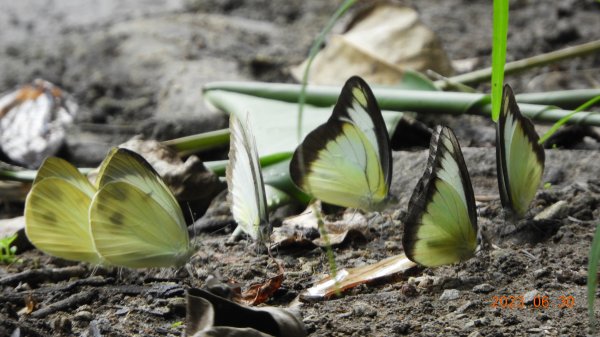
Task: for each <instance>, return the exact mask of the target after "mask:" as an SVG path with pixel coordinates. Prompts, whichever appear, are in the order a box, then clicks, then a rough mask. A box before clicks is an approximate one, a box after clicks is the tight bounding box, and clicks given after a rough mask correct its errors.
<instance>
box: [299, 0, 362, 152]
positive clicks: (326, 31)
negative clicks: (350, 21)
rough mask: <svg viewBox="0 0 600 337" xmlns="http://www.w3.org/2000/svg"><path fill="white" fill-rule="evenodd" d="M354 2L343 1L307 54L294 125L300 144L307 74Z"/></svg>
mask: <svg viewBox="0 0 600 337" xmlns="http://www.w3.org/2000/svg"><path fill="white" fill-rule="evenodd" d="M356 1H357V0H346V1H344V2H343V3H342V4H341V5H340V7H339V8H338V9H337V11H335V13H334V14H333V15H332V16H331V18H330V19H329V21H328V22H327V25H325V28H323V30H322V31H321V33H319V35H318V36H317V38H316V39H315V42H314V43H313V45H312V46H311V47H310V52H309V53H308V61H307V62H306V68H304V74H303V75H302V87H301V89H300V96H299V97H298V123H297V124H296V125H297V128H298V129H297V137H298V142H301V141H302V137H303V133H302V112H303V110H304V103H305V95H306V86H307V84H308V74H309V72H310V67H311V66H312V63H313V60H314V59H315V57H316V56H317V54H318V53H319V51H320V50H321V47H322V46H323V43H324V42H325V36H327V34H329V32H330V31H331V29H332V28H333V26H334V25H335V23H336V22H338V20H339V19H340V17H342V15H344V13H346V11H347V10H348V9H350V7H352V5H354V3H356Z"/></svg>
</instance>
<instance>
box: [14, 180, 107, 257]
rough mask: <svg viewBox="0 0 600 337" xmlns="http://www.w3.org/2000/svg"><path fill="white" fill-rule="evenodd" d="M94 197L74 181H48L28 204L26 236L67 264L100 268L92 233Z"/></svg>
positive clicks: (32, 193)
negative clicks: (69, 262)
mask: <svg viewBox="0 0 600 337" xmlns="http://www.w3.org/2000/svg"><path fill="white" fill-rule="evenodd" d="M90 202H91V196H90V195H89V194H87V193H86V192H84V191H83V190H82V189H80V188H79V187H78V186H77V185H75V184H73V183H72V182H71V181H69V180H66V179H62V178H58V177H47V178H45V179H43V180H41V181H39V182H38V183H36V184H34V185H33V187H32V189H31V191H30V192H29V195H28V196H27V200H26V201H25V232H26V234H27V237H28V238H29V241H31V243H32V244H33V245H34V246H35V247H37V248H38V249H39V250H41V251H43V252H45V253H47V254H49V255H53V256H57V257H60V258H63V259H67V260H75V261H85V262H89V263H93V264H100V263H101V258H100V256H99V255H98V253H97V251H96V248H95V247H94V242H93V240H92V237H91V233H90V225H89V221H88V210H89V206H90Z"/></svg>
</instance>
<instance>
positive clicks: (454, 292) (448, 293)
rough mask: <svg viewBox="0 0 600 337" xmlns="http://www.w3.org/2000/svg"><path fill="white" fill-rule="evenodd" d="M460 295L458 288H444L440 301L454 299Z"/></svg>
mask: <svg viewBox="0 0 600 337" xmlns="http://www.w3.org/2000/svg"><path fill="white" fill-rule="evenodd" d="M459 297H460V292H459V291H458V289H446V290H444V292H443V293H442V296H440V301H454V300H456V299H458V298H459Z"/></svg>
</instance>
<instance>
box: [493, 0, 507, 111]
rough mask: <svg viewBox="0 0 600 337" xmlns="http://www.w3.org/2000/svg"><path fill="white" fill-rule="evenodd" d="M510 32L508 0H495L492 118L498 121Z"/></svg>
mask: <svg viewBox="0 0 600 337" xmlns="http://www.w3.org/2000/svg"><path fill="white" fill-rule="evenodd" d="M507 34H508V0H494V30H493V33H492V43H493V46H492V119H493V120H494V122H496V121H498V117H499V116H500V100H501V99H502V86H503V83H504V63H505V62H506V36H507Z"/></svg>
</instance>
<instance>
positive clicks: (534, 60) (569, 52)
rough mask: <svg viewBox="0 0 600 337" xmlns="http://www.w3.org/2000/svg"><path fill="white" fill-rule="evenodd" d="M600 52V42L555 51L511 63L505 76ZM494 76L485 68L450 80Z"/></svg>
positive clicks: (475, 80) (466, 81) (465, 81)
mask: <svg viewBox="0 0 600 337" xmlns="http://www.w3.org/2000/svg"><path fill="white" fill-rule="evenodd" d="M599 50H600V40H597V41H592V42H588V43H584V44H581V45H578V46H573V47H568V48H565V49H561V50H557V51H553V52H550V53H546V54H541V55H536V56H532V57H529V58H526V59H522V60H517V61H513V62H509V63H507V64H506V65H505V67H504V74H506V75H508V74H515V73H518V72H521V71H524V70H528V69H531V68H534V67H541V66H545V65H547V64H550V63H555V62H558V61H562V60H565V59H570V58H573V57H577V56H584V55H587V54H591V53H594V52H597V51H599ZM491 76H492V68H491V67H490V68H484V69H480V70H476V71H472V72H470V73H465V74H461V75H457V76H453V77H450V78H448V81H450V82H457V83H463V84H475V83H481V82H485V81H489V79H490V78H491ZM435 85H436V86H437V87H438V88H441V89H444V88H445V87H446V85H447V82H444V81H436V82H435Z"/></svg>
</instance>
